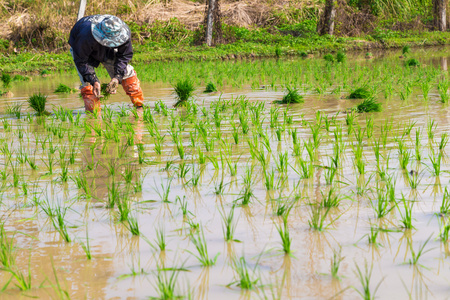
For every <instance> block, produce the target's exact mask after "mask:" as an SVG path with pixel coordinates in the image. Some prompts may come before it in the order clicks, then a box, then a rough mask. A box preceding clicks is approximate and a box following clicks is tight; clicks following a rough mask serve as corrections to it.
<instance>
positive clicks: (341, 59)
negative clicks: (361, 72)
mask: <svg viewBox="0 0 450 300" xmlns="http://www.w3.org/2000/svg"><path fill="white" fill-rule="evenodd" d="M346 59H347V54H345V52H342V51H339V52H338V53H337V54H336V61H337V62H338V63H342V62H344V61H345V60H346Z"/></svg>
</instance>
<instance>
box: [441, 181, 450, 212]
mask: <svg viewBox="0 0 450 300" xmlns="http://www.w3.org/2000/svg"><path fill="white" fill-rule="evenodd" d="M439 213H440V214H441V215H448V214H450V193H449V191H448V189H447V187H445V190H444V196H443V197H442V202H441V207H440V208H439Z"/></svg>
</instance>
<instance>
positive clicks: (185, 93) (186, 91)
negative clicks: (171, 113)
mask: <svg viewBox="0 0 450 300" xmlns="http://www.w3.org/2000/svg"><path fill="white" fill-rule="evenodd" d="M173 89H174V91H175V94H176V96H177V102H176V103H175V104H174V106H175V107H178V106H182V105H184V104H185V103H186V101H187V100H189V98H191V97H192V95H193V93H194V90H195V88H194V83H192V82H191V81H190V80H189V79H185V80H182V81H178V82H177V83H176V84H175V85H174V86H173Z"/></svg>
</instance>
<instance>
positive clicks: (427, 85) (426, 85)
mask: <svg viewBox="0 0 450 300" xmlns="http://www.w3.org/2000/svg"><path fill="white" fill-rule="evenodd" d="M421 89H422V96H423V99H424V100H425V101H428V95H429V94H430V90H431V82H430V81H429V80H425V81H422V83H421Z"/></svg>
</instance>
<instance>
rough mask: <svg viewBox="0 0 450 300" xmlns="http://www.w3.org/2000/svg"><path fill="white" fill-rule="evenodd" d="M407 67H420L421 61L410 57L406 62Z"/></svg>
mask: <svg viewBox="0 0 450 300" xmlns="http://www.w3.org/2000/svg"><path fill="white" fill-rule="evenodd" d="M405 64H406V66H407V67H418V66H419V65H420V62H419V61H418V60H417V59H415V58H410V59H408V60H407V61H406V62H405Z"/></svg>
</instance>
